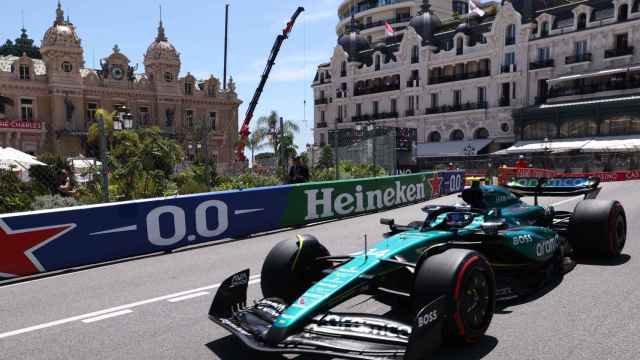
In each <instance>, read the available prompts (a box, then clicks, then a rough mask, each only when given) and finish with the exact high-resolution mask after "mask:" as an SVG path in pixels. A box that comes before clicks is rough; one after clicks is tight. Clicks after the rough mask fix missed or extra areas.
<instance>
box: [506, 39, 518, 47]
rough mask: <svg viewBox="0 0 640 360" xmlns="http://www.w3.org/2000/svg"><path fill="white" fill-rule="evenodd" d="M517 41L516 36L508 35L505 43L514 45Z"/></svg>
mask: <svg viewBox="0 0 640 360" xmlns="http://www.w3.org/2000/svg"><path fill="white" fill-rule="evenodd" d="M515 43H516V38H515V37H508V38H506V39H505V45H506V46H509V45H514V44H515Z"/></svg>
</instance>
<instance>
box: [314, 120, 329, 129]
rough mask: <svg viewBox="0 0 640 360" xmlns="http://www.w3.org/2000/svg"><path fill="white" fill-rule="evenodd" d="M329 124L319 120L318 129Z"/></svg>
mask: <svg viewBox="0 0 640 360" xmlns="http://www.w3.org/2000/svg"><path fill="white" fill-rule="evenodd" d="M327 126H328V124H327V122H326V121H325V122H319V123H318V125H316V129H324V128H326V127H327Z"/></svg>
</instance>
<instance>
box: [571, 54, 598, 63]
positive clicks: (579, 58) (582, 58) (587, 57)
mask: <svg viewBox="0 0 640 360" xmlns="http://www.w3.org/2000/svg"><path fill="white" fill-rule="evenodd" d="M591 58H592V55H591V53H584V54H579V55H572V56H567V58H566V59H565V64H567V65H570V64H577V63H581V62H588V61H591Z"/></svg>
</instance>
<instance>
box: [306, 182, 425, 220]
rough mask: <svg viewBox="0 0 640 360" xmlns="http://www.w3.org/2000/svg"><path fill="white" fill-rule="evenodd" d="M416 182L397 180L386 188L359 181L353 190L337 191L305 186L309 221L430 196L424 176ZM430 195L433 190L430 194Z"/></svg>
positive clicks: (385, 206)
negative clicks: (365, 187)
mask: <svg viewBox="0 0 640 360" xmlns="http://www.w3.org/2000/svg"><path fill="white" fill-rule="evenodd" d="M416 180H421V181H416V183H413V184H402V183H401V182H400V181H395V182H394V183H393V184H392V185H391V186H388V187H387V188H380V189H376V190H370V191H363V187H362V185H356V186H355V187H354V189H353V192H341V193H339V194H336V189H335V187H326V188H320V189H312V190H305V191H304V193H305V195H306V199H307V216H306V217H305V218H304V219H305V220H306V221H309V220H317V219H323V218H331V217H335V216H337V215H338V216H340V215H342V216H344V215H351V214H355V213H361V212H368V211H375V210H381V209H386V208H390V207H394V206H399V205H403V204H409V203H413V202H416V201H420V200H428V199H427V198H426V197H427V194H426V192H425V179H424V178H423V177H421V178H418V179H416ZM428 195H429V196H430V195H431V194H428Z"/></svg>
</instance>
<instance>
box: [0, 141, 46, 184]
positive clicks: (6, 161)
mask: <svg viewBox="0 0 640 360" xmlns="http://www.w3.org/2000/svg"><path fill="white" fill-rule="evenodd" d="M33 165H47V164H45V163H43V162H40V161H38V160H37V159H36V157H35V156H33V155H29V154H27V153H24V152H22V151H20V150H16V149H14V148H10V147H7V148H2V147H0V169H7V170H13V171H17V172H18V174H19V176H20V178H21V179H22V180H24V181H28V180H29V168H30V167H31V166H33Z"/></svg>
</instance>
